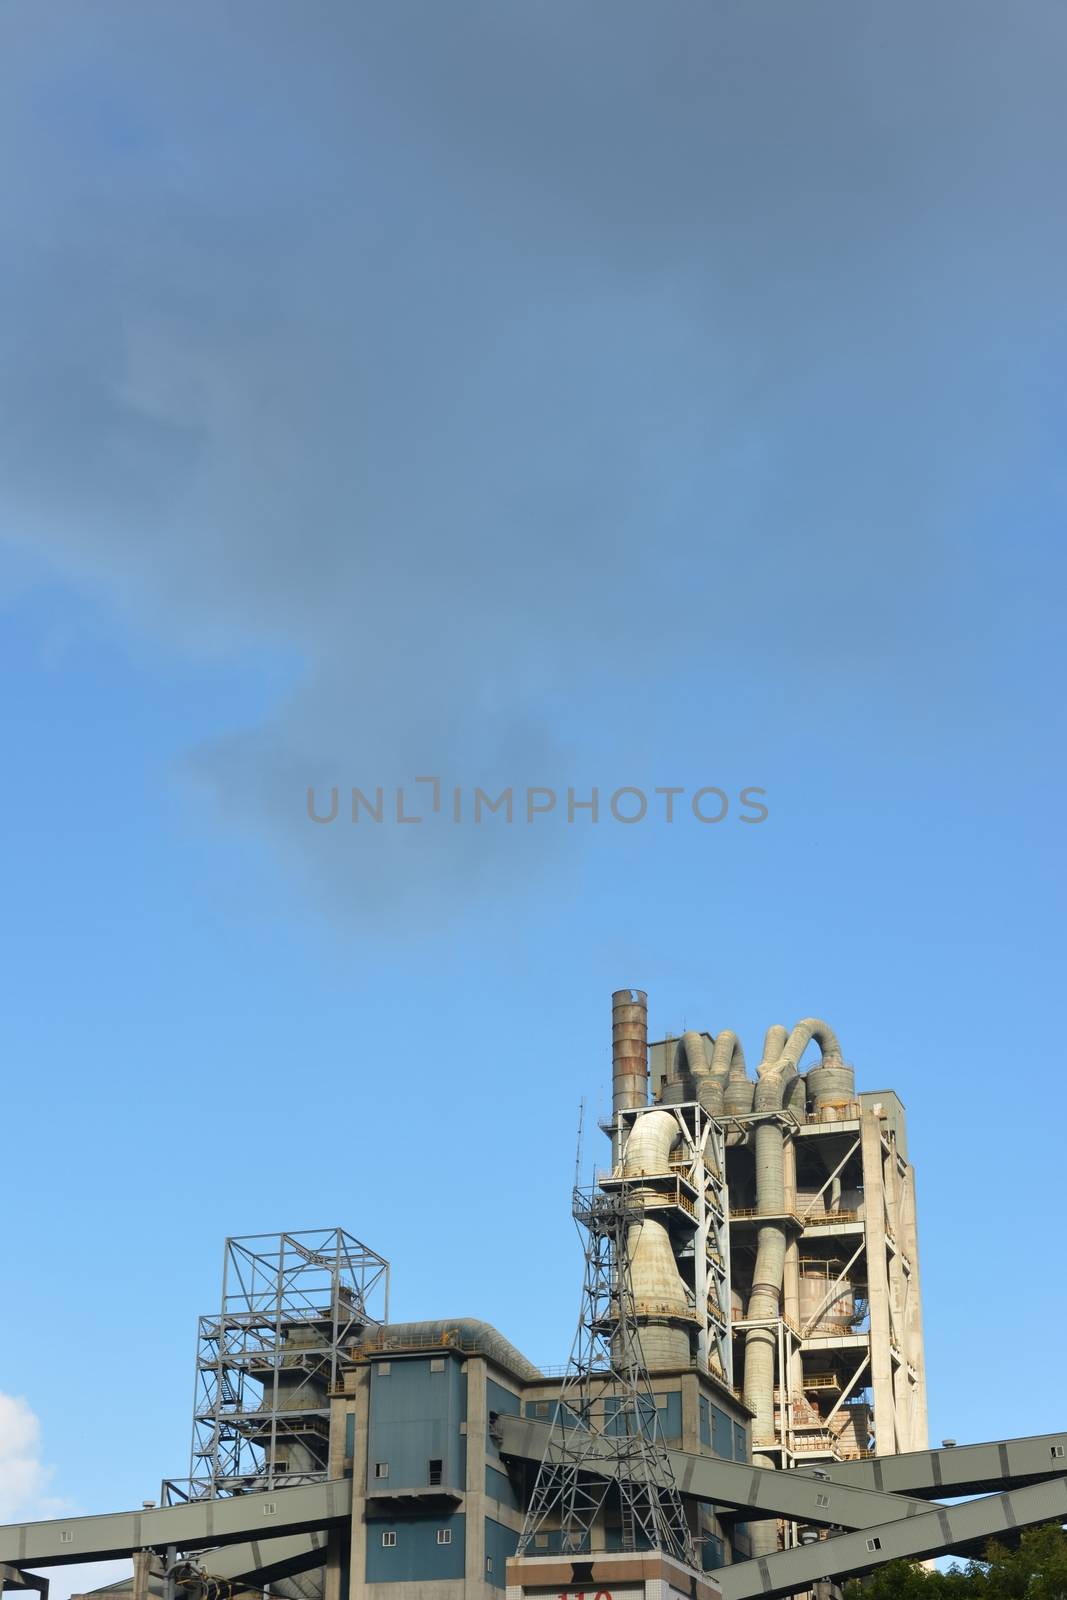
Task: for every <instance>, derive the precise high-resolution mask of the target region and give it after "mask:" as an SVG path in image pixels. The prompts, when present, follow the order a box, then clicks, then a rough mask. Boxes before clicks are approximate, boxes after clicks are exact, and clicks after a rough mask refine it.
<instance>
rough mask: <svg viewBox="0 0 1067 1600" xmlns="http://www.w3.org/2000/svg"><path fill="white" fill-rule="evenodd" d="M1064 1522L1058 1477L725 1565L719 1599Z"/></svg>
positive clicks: (767, 1598) (782, 1591) (762, 1594)
mask: <svg viewBox="0 0 1067 1600" xmlns="http://www.w3.org/2000/svg"><path fill="white" fill-rule="evenodd" d="M782 1476H783V1477H786V1476H788V1474H786V1473H783V1474H782ZM1065 1520H1067V1478H1062V1477H1061V1478H1054V1479H1053V1480H1052V1481H1051V1482H1049V1483H1038V1484H1032V1485H1031V1486H1030V1488H1028V1489H1016V1490H1013V1491H1008V1492H1007V1493H1005V1494H993V1495H987V1496H984V1497H983V1498H982V1499H980V1500H968V1501H966V1502H965V1503H964V1504H962V1505H954V1506H936V1507H931V1508H930V1509H928V1510H926V1511H923V1512H921V1513H920V1514H919V1515H918V1516H914V1517H902V1518H899V1519H898V1520H897V1521H895V1522H886V1523H883V1524H882V1525H881V1526H880V1527H873V1528H862V1529H860V1530H859V1532H852V1533H843V1534H840V1535H839V1536H838V1537H837V1538H836V1539H821V1540H819V1541H818V1542H817V1543H816V1544H801V1545H796V1546H795V1547H794V1548H793V1549H792V1550H779V1551H778V1553H777V1554H776V1555H769V1556H761V1557H759V1558H757V1559H756V1560H755V1561H742V1562H739V1563H738V1564H737V1565H736V1566H732V1567H720V1568H719V1569H718V1570H717V1571H716V1573H715V1582H716V1583H717V1584H718V1586H719V1588H720V1589H721V1591H722V1600H774V1596H776V1595H787V1594H794V1593H795V1592H796V1591H797V1590H801V1589H811V1588H813V1587H814V1586H815V1584H817V1583H820V1582H822V1581H824V1580H827V1579H834V1580H840V1579H842V1578H851V1577H855V1576H856V1575H857V1574H859V1573H863V1572H871V1571H873V1569H874V1568H875V1567H880V1566H882V1565H883V1564H884V1563H885V1562H887V1561H899V1560H901V1559H905V1560H910V1561H925V1560H927V1559H928V1558H929V1557H931V1556H941V1555H945V1554H946V1553H947V1552H950V1551H951V1550H953V1549H955V1548H956V1547H958V1546H960V1545H966V1544H971V1543H973V1542H975V1541H982V1542H984V1541H985V1540H987V1539H994V1538H996V1537H997V1535H998V1534H1000V1535H1002V1534H1011V1533H1012V1532H1013V1531H1014V1530H1015V1529H1017V1528H1027V1527H1032V1526H1033V1525H1034V1524H1036V1523H1041V1522H1063V1521H1065Z"/></svg>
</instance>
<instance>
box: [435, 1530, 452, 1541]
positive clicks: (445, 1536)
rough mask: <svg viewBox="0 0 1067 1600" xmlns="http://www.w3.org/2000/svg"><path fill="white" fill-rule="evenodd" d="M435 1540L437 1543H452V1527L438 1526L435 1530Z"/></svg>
mask: <svg viewBox="0 0 1067 1600" xmlns="http://www.w3.org/2000/svg"><path fill="white" fill-rule="evenodd" d="M437 1542H438V1544H451V1543H452V1529H451V1528H438V1530H437Z"/></svg>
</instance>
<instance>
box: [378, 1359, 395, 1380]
mask: <svg viewBox="0 0 1067 1600" xmlns="http://www.w3.org/2000/svg"><path fill="white" fill-rule="evenodd" d="M374 1370H375V1371H376V1372H377V1374H378V1376H379V1378H387V1377H388V1376H389V1374H390V1373H391V1372H392V1370H393V1363H392V1362H391V1361H379V1363H378V1365H377V1367H375V1369H374Z"/></svg>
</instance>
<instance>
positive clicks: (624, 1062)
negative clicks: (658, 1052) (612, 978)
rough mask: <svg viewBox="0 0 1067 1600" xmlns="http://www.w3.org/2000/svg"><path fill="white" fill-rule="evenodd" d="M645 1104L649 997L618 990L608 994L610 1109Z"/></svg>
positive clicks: (639, 991) (614, 1112) (615, 1112)
mask: <svg viewBox="0 0 1067 1600" xmlns="http://www.w3.org/2000/svg"><path fill="white" fill-rule="evenodd" d="M647 1104H648V996H647V994H646V993H645V992H644V990H643V989H617V990H616V991H615V993H614V994H613V995H612V997H611V1110H612V1116H613V1118H614V1117H616V1116H617V1115H618V1113H619V1112H620V1111H633V1110H634V1109H635V1108H636V1107H638V1106H645V1105H647Z"/></svg>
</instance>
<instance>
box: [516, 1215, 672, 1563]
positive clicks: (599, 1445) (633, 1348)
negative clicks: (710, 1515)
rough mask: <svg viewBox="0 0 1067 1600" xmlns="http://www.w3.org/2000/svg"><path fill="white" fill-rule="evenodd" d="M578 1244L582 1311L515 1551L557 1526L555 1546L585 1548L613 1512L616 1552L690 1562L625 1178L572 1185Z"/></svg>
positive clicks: (569, 1550) (527, 1549) (530, 1548)
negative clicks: (637, 1294)
mask: <svg viewBox="0 0 1067 1600" xmlns="http://www.w3.org/2000/svg"><path fill="white" fill-rule="evenodd" d="M573 1214H574V1218H575V1221H576V1222H577V1223H578V1226H579V1231H580V1232H582V1233H583V1236H584V1243H585V1276H584V1282H583V1287H582V1309H581V1314H580V1316H579V1320H578V1330H577V1333H576V1334H575V1339H574V1345H573V1348H572V1350H571V1356H570V1362H569V1365H568V1370H567V1375H566V1377H565V1378H564V1380H563V1384H562V1387H561V1389H560V1393H559V1398H558V1399H557V1401H556V1407H555V1413H554V1415H553V1418H552V1423H551V1426H550V1428H549V1435H548V1443H547V1446H546V1449H545V1452H544V1455H543V1457H542V1460H541V1464H540V1467H539V1469H538V1473H537V1479H536V1482H535V1484H534V1491H533V1496H532V1498H531V1501H530V1506H529V1509H528V1511H527V1513H526V1520H525V1522H524V1524H523V1529H522V1533H521V1535H520V1537H519V1545H518V1554H519V1555H520V1556H521V1555H524V1554H527V1553H536V1551H535V1548H534V1547H535V1544H536V1543H537V1542H538V1535H544V1534H548V1535H549V1537H551V1536H552V1534H554V1533H558V1539H559V1549H560V1552H561V1553H563V1554H580V1553H583V1552H586V1551H589V1550H590V1549H591V1545H592V1535H593V1527H594V1524H595V1523H597V1522H598V1521H599V1520H600V1519H601V1518H602V1517H604V1516H607V1518H609V1519H610V1518H611V1516H612V1514H613V1513H615V1512H617V1514H618V1517H619V1537H620V1545H621V1548H622V1549H623V1550H643V1549H649V1550H661V1551H663V1552H664V1553H665V1554H667V1555H671V1556H674V1557H675V1558H676V1559H677V1560H679V1561H682V1562H684V1563H685V1564H686V1565H687V1566H690V1567H696V1566H697V1558H696V1552H695V1549H694V1546H693V1540H692V1536H691V1534H690V1532H689V1527H688V1524H687V1523H686V1519H685V1511H684V1509H683V1507H682V1500H681V1496H680V1495H679V1493H678V1488H677V1485H676V1484H675V1481H674V1472H673V1469H672V1466H671V1460H670V1455H669V1453H668V1450H667V1447H666V1443H665V1441H664V1438H663V1434H662V1431H661V1429H660V1422H659V1412H658V1410H657V1406H656V1400H655V1395H654V1394H653V1391H652V1383H651V1379H650V1377H649V1372H648V1368H647V1366H646V1365H645V1360H644V1355H643V1353H642V1349H641V1334H640V1328H639V1326H638V1321H637V1314H636V1307H635V1304H634V1292H633V1285H632V1282H631V1278H630V1262H629V1255H628V1251H627V1232H628V1229H629V1228H630V1227H632V1226H633V1225H634V1224H635V1223H637V1222H640V1220H641V1218H642V1217H643V1215H644V1204H643V1201H642V1200H641V1199H639V1198H637V1197H636V1196H635V1195H634V1194H633V1193H632V1192H631V1188H630V1186H628V1185H625V1184H622V1185H618V1186H616V1187H615V1188H614V1189H613V1191H612V1192H611V1193H608V1194H605V1193H603V1192H600V1191H598V1190H583V1189H575V1191H574V1202H573Z"/></svg>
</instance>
